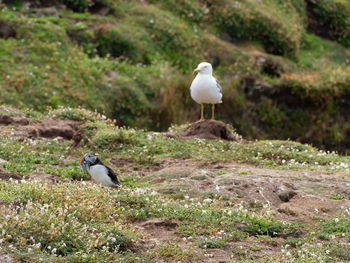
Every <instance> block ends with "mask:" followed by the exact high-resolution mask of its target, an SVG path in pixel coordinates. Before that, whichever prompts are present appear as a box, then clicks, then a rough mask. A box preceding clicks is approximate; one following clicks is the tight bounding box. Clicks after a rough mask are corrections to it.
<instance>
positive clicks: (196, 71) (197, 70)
mask: <svg viewBox="0 0 350 263" xmlns="http://www.w3.org/2000/svg"><path fill="white" fill-rule="evenodd" d="M198 72H201V70H200V69H198V68H196V69H195V70H194V71H193V75H194V74H196V73H198Z"/></svg>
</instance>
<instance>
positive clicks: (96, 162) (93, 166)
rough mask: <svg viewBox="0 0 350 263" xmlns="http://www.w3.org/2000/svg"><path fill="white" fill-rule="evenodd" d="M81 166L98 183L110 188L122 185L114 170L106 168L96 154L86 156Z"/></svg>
mask: <svg viewBox="0 0 350 263" xmlns="http://www.w3.org/2000/svg"><path fill="white" fill-rule="evenodd" d="M80 164H81V167H82V170H83V171H84V172H88V173H89V174H90V175H91V177H92V179H94V180H95V181H96V182H98V183H100V184H103V185H105V186H109V187H117V186H118V185H119V184H120V181H119V180H118V178H117V176H116V174H115V173H114V172H113V170H112V169H111V168H109V167H108V166H105V165H104V164H103V163H102V162H101V161H100V159H98V158H97V156H96V155H95V154H94V153H88V154H85V155H84V157H83V158H81V161H80Z"/></svg>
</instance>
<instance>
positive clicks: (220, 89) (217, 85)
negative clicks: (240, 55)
mask: <svg viewBox="0 0 350 263" xmlns="http://www.w3.org/2000/svg"><path fill="white" fill-rule="evenodd" d="M214 79H215V81H216V87H218V89H219V91H220V93H221V94H222V88H221V86H220V84H219V82H218V80H217V79H216V78H214Z"/></svg>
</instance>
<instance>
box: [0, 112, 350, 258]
mask: <svg viewBox="0 0 350 263" xmlns="http://www.w3.org/2000/svg"><path fill="white" fill-rule="evenodd" d="M0 115H1V116H4V115H6V116H11V118H12V119H13V120H16V121H17V122H15V121H14V122H13V123H11V124H9V125H5V126H2V129H1V130H0V156H1V159H0V161H1V164H0V215H1V216H0V259H1V260H4V258H5V255H6V256H7V257H10V258H11V260H12V261H11V262H23V261H24V262H107V261H109V262H161V261H166V262H178V261H183V262H184V261H185V262H186V261H191V262H219V261H222V262H286V261H288V262H305V261H312V260H315V258H317V261H318V262H335V261H341V260H342V261H347V260H350V258H349V254H348V249H349V246H348V240H349V238H350V234H349V228H348V225H349V222H350V221H349V211H348V207H349V205H350V202H349V191H348V190H347V188H348V186H347V185H349V182H350V181H349V179H348V174H349V167H350V159H349V158H348V157H343V156H339V155H337V154H336V153H330V152H324V151H320V150H318V149H316V148H314V147H311V146H309V145H304V144H300V143H296V142H292V141H256V142H249V141H236V142H229V141H222V140H214V141H210V140H200V139H191V140H182V139H176V138H175V139H174V138H169V137H167V136H166V135H165V134H162V133H154V132H145V131H142V130H137V129H124V128H116V127H115V126H114V124H113V122H112V121H111V120H110V119H106V117H105V116H101V115H100V114H97V113H94V112H90V111H87V110H84V109H71V108H59V109H57V110H51V111H49V112H48V114H45V115H43V114H41V113H39V112H36V111H27V112H21V111H18V110H16V109H13V108H9V107H1V108H0ZM16 118H17V119H16ZM48 118H55V119H54V120H55V122H56V123H57V122H58V121H61V122H71V120H74V121H78V122H79V125H81V128H82V130H83V133H82V137H81V138H82V141H81V142H80V144H79V145H78V146H75V147H74V146H72V143H73V142H72V141H69V140H65V139H63V138H62V137H54V138H48V137H47V136H48V135H47V134H44V133H43V134H42V136H44V137H41V136H40V134H41V133H39V136H38V137H33V133H32V132H30V130H31V129H41V128H38V127H39V126H38V125H45V123H47V120H48ZM56 118H60V119H56ZM4 119H5V118H3V117H1V120H4ZM20 119H21V120H22V122H21V123H22V124H19V123H20V122H19V120H20ZM23 119H26V120H27V122H23ZM2 125H4V123H2ZM60 128H61V129H62V130H65V127H63V125H61V127H60ZM60 128H56V129H60ZM183 128H184V127H179V126H173V127H172V128H171V131H172V132H173V133H178V132H180V131H181V130H183ZM45 136H46V137H45ZM91 151H96V152H97V153H98V154H99V158H101V160H103V161H104V162H105V163H106V164H108V165H109V166H111V167H112V168H113V169H114V170H115V171H116V173H117V174H118V177H119V178H120V179H121V181H122V184H123V187H122V188H121V189H119V190H118V191H116V190H114V189H108V188H106V187H103V186H100V185H97V184H94V183H92V182H91V181H89V180H88V179H89V178H88V177H87V176H86V175H84V174H82V172H81V171H80V168H79V166H80V159H81V157H82V156H83V154H84V153H87V152H91ZM48 174H50V177H48V178H51V179H47V177H45V176H47V175H48ZM22 176H27V178H26V179H23V180H18V181H17V180H16V179H20V178H21V177H22ZM9 178H12V179H9ZM33 178H34V180H32V179H33ZM52 178H53V179H52ZM286 189H293V190H291V193H292V192H293V193H294V194H296V197H294V194H293V196H291V197H290V198H291V199H290V200H289V199H288V200H287V201H281V200H285V199H284V197H283V196H282V195H281V194H283V193H286V192H285V191H286ZM287 192H288V191H287ZM288 193H289V192H288ZM281 196H282V197H281Z"/></svg>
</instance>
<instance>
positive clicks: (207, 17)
mask: <svg viewBox="0 0 350 263" xmlns="http://www.w3.org/2000/svg"><path fill="white" fill-rule="evenodd" d="M349 14H350V4H349V3H348V1H343V0H337V1H317V2H315V3H314V1H310V0H304V1H303V0H287V1H280V0H268V1H251V0H240V1H233V0H225V1H221V2H220V4H218V3H217V1H211V0H181V1H175V0H165V1H153V0H150V1H137V0H133V1H122V0H116V1H111V0H97V1H87V0H80V1H69V0H62V1H58V0H52V1H36V2H35V1H19V0H18V1H17V0H16V1H15V0H13V1H11V0H7V1H3V3H2V4H0V62H1V66H0V67H1V68H0V90H1V96H0V103H1V104H8V105H16V106H19V107H23V108H26V107H32V108H34V109H35V110H39V111H42V112H45V111H46V110H47V107H51V108H53V109H56V108H57V107H58V106H59V105H66V106H75V107H76V106H84V107H86V108H89V109H96V110H98V111H99V112H100V113H104V114H106V115H107V116H109V117H111V118H113V119H116V120H117V122H118V124H119V125H127V126H131V127H139V128H140V127H141V128H147V129H152V130H165V129H167V128H168V127H169V126H170V125H171V124H173V123H177V124H180V123H185V122H187V121H194V120H196V119H197V118H198V115H199V107H198V105H196V104H195V103H194V102H193V101H192V100H191V99H190V96H189V92H188V88H189V85H190V82H191V79H192V75H191V72H192V70H193V69H194V68H195V67H196V65H197V64H198V63H199V62H201V61H203V60H206V61H209V62H211V63H213V65H214V68H215V69H214V72H215V75H216V77H217V78H218V79H219V80H220V83H221V84H222V87H223V91H224V100H223V101H224V103H223V104H222V105H220V106H218V109H217V110H218V114H217V116H218V118H220V119H221V120H223V121H225V122H228V123H232V124H233V125H234V126H235V127H236V128H237V130H238V131H239V133H241V134H242V135H243V136H244V137H246V138H260V139H270V138H276V139H288V138H291V139H293V140H298V141H301V142H308V143H312V144H314V145H316V146H321V147H326V148H328V149H336V150H340V151H347V150H348V149H349V147H350V141H349V139H348V137H349V136H347V134H348V133H349V131H350V130H349V129H350V120H349V115H348V114H347V109H348V106H349V103H348V97H349V88H348V87H349V83H350V82H349V77H348V76H349V75H350V74H349V73H350V67H349V65H348V64H349V49H348V47H349V45H350V44H349V43H350V24H349V20H348V19H347V18H348V17H349Z"/></svg>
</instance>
